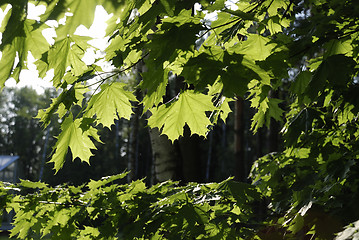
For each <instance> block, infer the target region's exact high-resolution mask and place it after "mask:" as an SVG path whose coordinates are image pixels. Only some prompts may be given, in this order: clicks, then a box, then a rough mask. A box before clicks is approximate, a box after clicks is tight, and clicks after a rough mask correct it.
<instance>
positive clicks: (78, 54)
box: [38, 36, 89, 87]
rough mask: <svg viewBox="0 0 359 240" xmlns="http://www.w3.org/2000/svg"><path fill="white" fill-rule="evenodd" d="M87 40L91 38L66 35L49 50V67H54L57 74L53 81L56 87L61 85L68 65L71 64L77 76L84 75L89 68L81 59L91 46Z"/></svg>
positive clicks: (72, 70)
mask: <svg viewBox="0 0 359 240" xmlns="http://www.w3.org/2000/svg"><path fill="white" fill-rule="evenodd" d="M86 40H89V38H88V37H81V36H74V37H66V38H64V39H62V40H59V41H57V42H55V44H54V45H53V46H52V47H51V49H50V50H49V51H48V57H47V61H48V64H49V69H51V68H53V69H54V73H55V75H54V78H53V79H52V81H53V84H54V86H55V87H58V86H60V85H61V79H63V77H64V75H65V73H66V70H67V67H69V66H71V72H72V73H73V74H74V75H75V76H80V75H82V74H83V73H85V72H86V70H87V69H88V67H87V65H86V64H85V63H84V62H83V61H82V60H81V58H82V57H83V56H84V54H85V50H86V48H87V47H88V46H89V45H88V44H87V42H86ZM38 63H39V62H38ZM38 67H39V66H38Z"/></svg>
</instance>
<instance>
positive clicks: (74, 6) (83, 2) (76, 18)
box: [56, 0, 97, 39]
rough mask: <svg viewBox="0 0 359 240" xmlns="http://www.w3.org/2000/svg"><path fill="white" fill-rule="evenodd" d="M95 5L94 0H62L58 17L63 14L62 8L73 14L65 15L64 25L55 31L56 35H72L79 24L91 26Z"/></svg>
mask: <svg viewBox="0 0 359 240" xmlns="http://www.w3.org/2000/svg"><path fill="white" fill-rule="evenodd" d="M96 6H97V1H95V0H65V1H64V2H63V8H62V9H61V11H62V13H60V14H59V17H62V16H63V14H64V11H63V9H66V10H67V11H68V12H70V13H72V14H73V15H72V16H70V17H69V16H67V17H66V24H65V25H64V27H63V28H61V29H60V30H59V31H56V34H57V37H58V38H59V39H62V38H65V37H66V36H67V35H68V34H70V35H72V34H73V33H74V32H75V31H76V29H77V27H78V26H80V25H84V26H85V27H87V28H89V27H91V25H92V23H93V20H94V16H95V9H96Z"/></svg>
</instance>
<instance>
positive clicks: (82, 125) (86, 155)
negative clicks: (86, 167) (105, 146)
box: [50, 113, 100, 173]
mask: <svg viewBox="0 0 359 240" xmlns="http://www.w3.org/2000/svg"><path fill="white" fill-rule="evenodd" d="M91 121H93V120H92V119H88V118H83V119H80V118H79V119H75V120H73V116H72V113H70V114H69V116H67V117H66V118H65V120H64V121H63V122H62V124H61V130H62V131H61V133H60V135H59V136H58V137H57V142H56V145H55V146H54V151H55V152H54V154H53V155H52V158H51V160H50V162H53V163H54V164H55V165H54V169H55V170H56V173H57V172H58V171H59V170H60V168H62V166H63V164H64V162H65V157H66V154H67V151H68V148H70V150H71V153H72V159H73V160H74V159H75V158H77V157H78V158H80V159H81V161H84V162H87V163H89V164H90V157H91V156H92V155H93V154H92V153H91V149H96V147H95V145H94V143H93V142H92V140H91V139H90V137H93V138H94V139H95V140H97V141H99V142H100V139H99V138H98V135H97V130H96V129H95V128H93V127H91V126H90V124H89V123H90V122H91Z"/></svg>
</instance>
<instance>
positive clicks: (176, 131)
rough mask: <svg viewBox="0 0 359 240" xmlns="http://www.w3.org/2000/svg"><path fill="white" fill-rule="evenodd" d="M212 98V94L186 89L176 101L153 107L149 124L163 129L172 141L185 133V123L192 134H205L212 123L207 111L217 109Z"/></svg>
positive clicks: (163, 132)
mask: <svg viewBox="0 0 359 240" xmlns="http://www.w3.org/2000/svg"><path fill="white" fill-rule="evenodd" d="M211 99H212V97H211V96H208V95H204V94H200V93H196V92H194V91H192V90H188V91H185V92H183V93H181V94H180V95H179V97H178V99H176V101H174V102H172V103H169V104H163V105H161V106H159V107H158V108H154V109H152V110H151V112H152V116H151V117H150V118H149V119H148V124H149V125H150V126H151V127H153V128H154V127H158V128H159V129H161V130H162V134H165V135H167V136H168V138H169V139H170V140H171V141H172V142H173V141H174V140H175V139H177V138H179V137H180V136H182V135H183V127H184V126H185V124H187V125H188V127H189V128H190V130H191V133H192V134H198V135H200V136H205V135H206V133H207V131H208V128H207V127H208V126H209V125H211V122H210V121H209V119H208V117H207V116H206V112H207V111H213V110H215V107H214V106H213V104H212V101H211ZM193 102H195V103H196V104H193Z"/></svg>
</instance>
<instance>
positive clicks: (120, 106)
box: [85, 82, 137, 128]
mask: <svg viewBox="0 0 359 240" xmlns="http://www.w3.org/2000/svg"><path fill="white" fill-rule="evenodd" d="M124 86H126V84H125V83H119V82H115V83H112V84H103V85H101V91H100V92H99V93H97V94H96V95H94V96H93V97H92V98H91V100H90V101H89V103H88V106H87V108H86V110H85V116H86V117H89V118H92V117H93V116H94V115H96V118H97V123H102V125H103V126H104V127H108V128H110V126H111V125H112V124H113V122H114V120H115V119H118V118H119V117H120V118H121V117H122V118H125V119H130V116H131V114H132V104H131V102H130V101H137V99H136V97H135V96H134V95H133V94H132V93H131V92H129V91H126V90H124V89H123V87H124Z"/></svg>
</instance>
